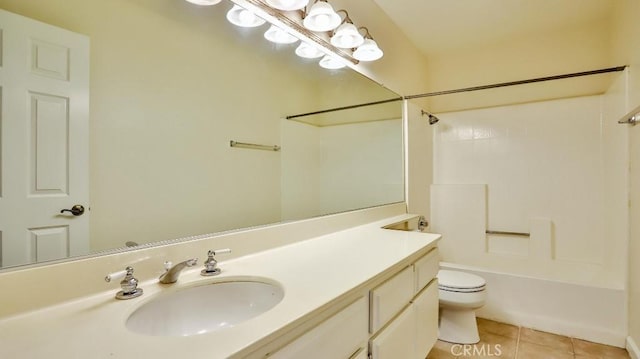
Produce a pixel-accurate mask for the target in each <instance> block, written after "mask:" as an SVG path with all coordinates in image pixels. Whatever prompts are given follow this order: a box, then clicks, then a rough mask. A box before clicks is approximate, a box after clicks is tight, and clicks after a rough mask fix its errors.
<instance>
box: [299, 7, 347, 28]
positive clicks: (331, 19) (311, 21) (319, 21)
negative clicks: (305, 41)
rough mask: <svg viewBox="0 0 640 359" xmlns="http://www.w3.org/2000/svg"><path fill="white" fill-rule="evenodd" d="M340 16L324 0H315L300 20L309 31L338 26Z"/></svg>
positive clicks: (340, 20) (340, 19)
mask: <svg viewBox="0 0 640 359" xmlns="http://www.w3.org/2000/svg"><path fill="white" fill-rule="evenodd" d="M341 22H342V18H341V17H340V15H338V13H336V12H335V11H334V10H333V7H332V6H331V5H330V4H329V3H328V2H326V0H316V2H315V3H314V4H313V5H312V6H311V9H309V12H308V13H307V14H306V15H305V17H304V20H302V25H304V27H306V28H307V29H309V30H311V31H316V32H322V31H331V30H333V29H335V28H336V27H338V26H339V25H340V23H341Z"/></svg>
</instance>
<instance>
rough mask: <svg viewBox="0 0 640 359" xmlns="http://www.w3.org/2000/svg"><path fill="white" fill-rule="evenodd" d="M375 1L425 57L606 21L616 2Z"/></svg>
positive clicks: (602, 0) (556, 0) (576, 0)
mask: <svg viewBox="0 0 640 359" xmlns="http://www.w3.org/2000/svg"><path fill="white" fill-rule="evenodd" d="M374 1H375V2H376V3H377V4H378V5H379V6H380V7H381V8H382V10H383V11H385V12H386V13H387V14H388V15H389V17H390V18H391V19H392V20H393V21H394V22H395V23H396V25H397V26H398V27H399V28H400V29H401V30H402V31H403V32H404V33H405V34H406V35H407V36H408V37H409V39H410V40H411V41H412V42H413V43H414V44H415V45H416V46H417V47H418V48H419V49H420V50H422V52H423V53H424V54H425V55H426V56H429V55H431V54H437V53H446V52H451V51H457V50H461V49H464V48H478V47H482V46H483V45H487V44H493V43H500V42H503V41H509V40H513V39H517V38H520V37H525V36H528V35H532V34H534V33H540V32H541V31H544V32H553V31H555V30H558V31H560V30H562V29H566V28H569V27H573V26H578V25H583V24H585V23H588V22H596V21H609V20H608V19H609V15H610V14H611V11H612V10H613V7H614V5H615V3H616V1H619V0H374Z"/></svg>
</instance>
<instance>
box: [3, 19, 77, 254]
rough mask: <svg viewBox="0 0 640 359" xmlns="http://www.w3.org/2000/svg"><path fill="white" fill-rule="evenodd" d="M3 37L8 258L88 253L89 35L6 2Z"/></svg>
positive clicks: (4, 153)
mask: <svg viewBox="0 0 640 359" xmlns="http://www.w3.org/2000/svg"><path fill="white" fill-rule="evenodd" d="M0 45H1V46H0V98H1V102H0V104H1V107H0V251H1V254H2V255H1V256H0V258H1V260H2V261H1V263H0V266H5V267H6V266H13V265H20V264H27V263H34V262H41V261H46V260H53V259H59V258H65V257H68V256H73V255H80V254H84V253H87V252H88V250H89V244H88V243H89V213H88V208H89V202H88V201H89V184H88V183H89V163H88V162H89V138H88V137H89V131H88V130H89V39H88V38H87V37H86V36H83V35H80V34H76V33H73V32H70V31H67V30H64V29H61V28H57V27H54V26H50V25H47V24H44V23H41V22H38V21H34V20H31V19H29V18H26V17H22V16H19V15H16V14H12V13H9V12H6V11H4V10H0ZM76 204H77V205H82V206H84V208H85V209H86V210H85V213H84V214H83V215H80V216H74V215H72V214H70V213H69V212H65V213H64V214H61V213H60V211H61V210H62V209H70V208H71V207H72V206H74V205H76Z"/></svg>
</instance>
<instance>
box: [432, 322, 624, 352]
mask: <svg viewBox="0 0 640 359" xmlns="http://www.w3.org/2000/svg"><path fill="white" fill-rule="evenodd" d="M478 331H479V332H480V343H478V344H475V345H473V346H466V347H465V346H461V345H454V344H450V343H446V342H443V341H438V342H437V343H436V345H435V347H434V348H433V349H432V350H431V352H430V353H429V355H428V356H427V359H450V358H494V359H496V358H504V359H629V354H628V353H627V351H626V350H625V349H621V348H616V347H611V346H608V345H603V344H596V343H591V342H588V341H584V340H580V339H576V338H569V337H565V336H562V335H556V334H551V333H545V332H541V331H537V330H534V329H529V328H520V327H517V326H514V325H509V324H503V323H498V322H494V321H492V320H487V319H481V318H478Z"/></svg>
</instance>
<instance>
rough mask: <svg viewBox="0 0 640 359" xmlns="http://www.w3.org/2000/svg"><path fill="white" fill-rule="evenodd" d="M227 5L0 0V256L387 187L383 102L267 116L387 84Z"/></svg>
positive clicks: (97, 247)
mask: <svg viewBox="0 0 640 359" xmlns="http://www.w3.org/2000/svg"><path fill="white" fill-rule="evenodd" d="M232 5H233V4H232V3H231V2H228V1H222V2H221V3H219V4H217V5H215V6H196V5H193V4H191V3H188V2H186V1H178V0H133V1H132V0H110V1H96V0H90V1H86V0H49V1H46V2H42V1H37V0H0V9H2V10H3V11H2V12H1V13H0V15H1V16H2V21H1V22H0V26H1V27H2V32H1V34H2V44H3V47H2V52H1V54H2V67H1V68H0V81H1V82H0V86H1V87H2V92H0V94H2V97H3V98H2V103H3V106H2V117H0V119H2V121H0V123H1V124H2V128H1V132H0V133H2V137H1V139H2V148H3V151H2V153H1V154H2V158H1V164H2V177H1V183H0V189H1V191H2V196H0V241H1V242H2V245H1V249H2V263H1V266H2V267H5V268H6V267H12V266H17V265H23V264H29V263H36V262H44V261H48V260H56V259H61V258H66V257H75V256H81V255H86V254H89V253H96V252H99V251H105V250H110V249H114V248H122V247H125V243H128V242H131V243H134V242H135V243H137V244H146V243H154V242H159V241H165V240H170V239H175V238H183V237H187V236H193V235H199V234H205V233H214V232H220V231H225V230H231V229H239V228H245V227H250V226H257V225H264V224H269V223H276V222H279V221H282V220H291V219H300V218H306V217H310V216H318V215H323V214H327V213H335V212H341V211H348V210H353V209H357V208H362V207H368V206H374V205H380V204H385V203H390V202H399V201H402V200H403V198H404V197H403V190H402V182H403V181H402V175H403V174H402V168H401V167H402V136H401V135H402V130H401V121H400V120H399V119H400V117H401V105H400V102H392V103H390V104H386V105H384V109H382V107H379V108H377V109H376V106H373V107H371V111H368V110H357V111H339V112H331V113H327V114H324V115H323V116H321V117H323V118H322V119H318V118H316V120H317V123H315V124H308V123H307V124H303V123H301V122H296V121H290V120H285V118H286V117H287V116H289V115H293V114H301V113H308V112H314V111H318V110H322V109H327V108H336V107H344V106H350V105H353V104H361V103H369V102H375V101H381V100H387V99H391V98H397V97H398V95H396V94H394V93H393V92H391V91H389V90H387V89H385V88H383V87H382V86H380V85H378V84H376V83H374V82H373V81H371V80H369V79H367V78H365V77H363V76H361V75H360V74H357V73H355V72H354V71H352V70H348V69H342V70H338V71H328V70H326V69H322V68H320V67H319V66H318V64H317V61H318V60H317V59H315V60H310V59H302V58H300V57H298V56H295V55H294V50H295V48H296V47H297V44H291V45H275V44H273V43H271V42H268V41H265V39H264V37H263V34H264V32H265V31H266V30H267V29H268V26H269V24H264V25H261V26H259V27H255V28H239V27H236V26H234V25H232V24H230V23H229V22H228V21H227V19H226V13H227V12H228V11H229V10H230V9H231V8H232ZM19 15H21V16H19ZM10 44H18V45H17V46H16V47H13V45H11V46H10ZM25 59H27V60H28V61H29V63H28V64H26V66H25V64H24V60H25ZM7 73H11V74H13V76H5V74H7ZM8 79H13V80H15V81H14V82H9V80H8ZM13 104H17V106H13ZM387 106H388V107H390V108H391V107H393V109H391V110H388V109H387ZM389 111H390V112H391V113H389ZM367 112H368V113H367ZM371 113H373V115H372V114H371ZM381 114H382V115H381ZM333 116H336V118H339V119H338V120H332V117H333ZM349 117H351V118H349ZM338 122H339V123H343V124H341V125H336V123H338ZM25 133H26V134H30V135H29V136H24V135H23V134H25ZM232 140H234V141H238V142H248V143H256V144H264V145H270V146H273V145H279V146H281V147H282V150H281V151H260V150H253V149H244V148H235V147H230V146H229V143H230V141H232ZM16 174H24V176H22V177H20V176H16ZM25 194H26V196H25ZM74 205H83V206H84V207H85V209H86V210H85V211H84V213H83V214H82V215H78V216H76V215H74V214H73V213H72V212H63V213H60V211H61V210H63V209H72V207H73V206H74Z"/></svg>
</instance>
